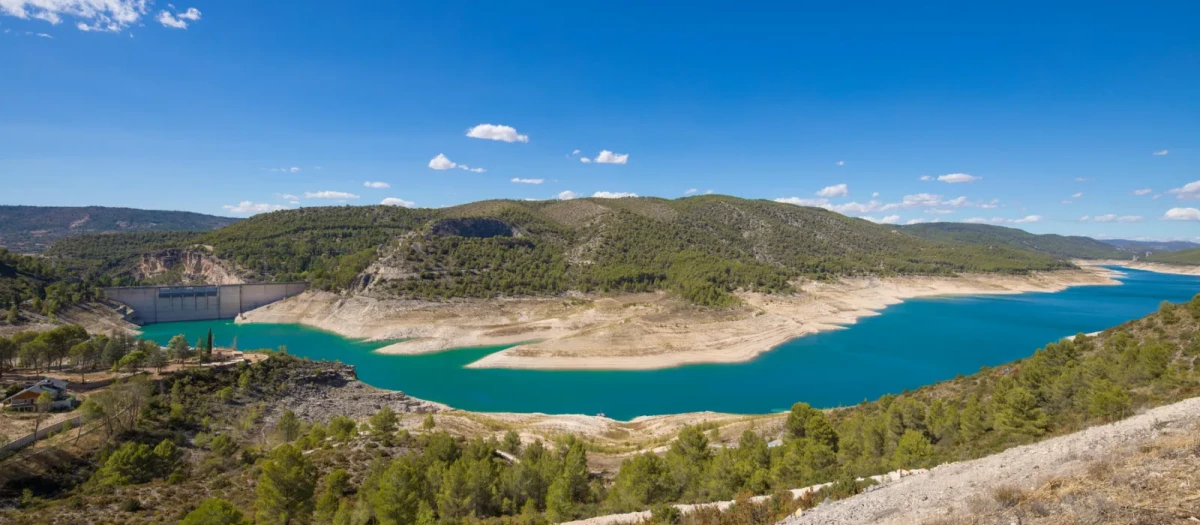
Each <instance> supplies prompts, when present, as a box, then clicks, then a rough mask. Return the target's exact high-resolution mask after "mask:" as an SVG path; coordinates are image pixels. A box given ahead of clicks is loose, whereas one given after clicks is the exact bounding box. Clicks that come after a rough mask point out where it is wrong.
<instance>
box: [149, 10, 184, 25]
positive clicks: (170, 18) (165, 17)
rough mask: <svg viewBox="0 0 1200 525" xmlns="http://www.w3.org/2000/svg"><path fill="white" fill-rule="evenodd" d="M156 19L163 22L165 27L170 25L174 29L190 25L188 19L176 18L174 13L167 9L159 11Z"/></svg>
mask: <svg viewBox="0 0 1200 525" xmlns="http://www.w3.org/2000/svg"><path fill="white" fill-rule="evenodd" d="M155 20H158V23H160V24H162V25H163V27H169V28H172V29H187V26H188V23H187V21H186V20H180V19H178V18H175V16H174V15H172V14H171V13H168V12H166V11H162V12H160V13H158V17H157V18H155Z"/></svg>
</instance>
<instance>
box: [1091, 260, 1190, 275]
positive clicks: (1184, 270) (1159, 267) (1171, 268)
mask: <svg viewBox="0 0 1200 525" xmlns="http://www.w3.org/2000/svg"><path fill="white" fill-rule="evenodd" d="M1073 262H1074V263H1075V264H1077V265H1079V266H1100V265H1103V266H1120V267H1123V268H1133V269H1134V270H1145V271H1147V272H1155V273H1169V274H1174V275H1196V276H1200V266H1189V265H1183V264H1165V263H1156V262H1146V261H1122V260H1107V261H1073Z"/></svg>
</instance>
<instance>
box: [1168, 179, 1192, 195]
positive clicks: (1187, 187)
mask: <svg viewBox="0 0 1200 525" xmlns="http://www.w3.org/2000/svg"><path fill="white" fill-rule="evenodd" d="M1167 193H1170V194H1172V195H1177V196H1178V197H1177V198H1179V199H1200V180H1198V181H1196V182H1189V183H1187V184H1184V185H1183V187H1182V188H1175V189H1171V190H1167Z"/></svg>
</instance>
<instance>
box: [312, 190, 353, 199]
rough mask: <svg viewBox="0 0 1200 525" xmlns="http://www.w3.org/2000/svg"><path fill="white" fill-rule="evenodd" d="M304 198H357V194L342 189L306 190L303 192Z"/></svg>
mask: <svg viewBox="0 0 1200 525" xmlns="http://www.w3.org/2000/svg"><path fill="white" fill-rule="evenodd" d="M304 198H306V199H357V198H358V195H355V194H353V193H346V192H344V191H328V190H326V191H306V192H304Z"/></svg>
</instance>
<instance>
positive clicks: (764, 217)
mask: <svg viewBox="0 0 1200 525" xmlns="http://www.w3.org/2000/svg"><path fill="white" fill-rule="evenodd" d="M169 248H170V249H180V250H193V251H203V253H204V254H206V255H211V256H213V257H215V258H216V259H218V260H220V261H222V262H223V263H226V264H228V265H229V266H230V267H231V268H232V269H233V271H234V272H236V273H237V274H238V275H239V276H240V277H241V278H242V279H244V280H246V281H291V280H307V281H311V282H312V283H313V284H314V286H315V287H316V288H320V289H325V290H334V291H347V290H352V291H355V292H358V293H360V294H366V295H369V296H371V297H377V298H405V299H425V300H446V299H452V298H491V297H500V296H518V297H520V296H553V295H561V294H563V293H566V292H569V291H581V292H585V293H587V292H630V293H632V292H645V291H655V290H668V291H671V292H674V293H677V294H678V295H680V296H683V297H685V298H687V299H688V300H689V301H690V302H693V303H696V304H702V305H710V306H725V305H729V304H732V303H733V302H735V301H734V299H733V296H732V295H731V293H732V292H733V291H734V290H738V289H741V290H747V291H761V292H771V293H777V292H787V291H790V290H791V288H790V285H789V281H791V280H792V279H794V278H797V277H806V278H810V279H818V280H819V279H828V278H835V277H843V276H856V275H876V276H886V275H953V274H957V273H963V272H967V273H1003V274H1028V273H1030V272H1035V271H1045V270H1056V269H1064V268H1070V267H1072V265H1071V264H1070V263H1067V262H1065V261H1063V260H1060V259H1061V258H1057V257H1051V256H1048V255H1045V254H1040V253H1032V252H1030V251H1028V250H1024V249H1021V248H1020V247H1009V246H983V245H978V244H963V243H959V242H946V241H942V240H929V239H924V238H920V237H918V236H915V235H902V234H899V233H897V230H896V228H895V227H892V226H883V225H878V224H874V223H871V222H869V221H865V220H862V219H855V218H850V217H846V216H843V215H840V214H837V213H834V212H831V211H827V210H823V209H819V208H807V207H800V206H793V205H790V204H783V203H777V202H772V201H764V200H746V199H739V198H734V197H726V196H715V195H714V196H698V197H689V198H683V199H676V200H665V199H658V198H625V199H576V200H568V201H535V202H526V201H482V202H475V203H470V204H465V205H461V206H455V207H450V208H443V209H437V210H433V209H408V208H399V207H390V206H362V207H349V206H344V207H329V208H303V209H298V210H286V211H279V212H274V213H268V214H263V215H258V216H255V217H252V218H250V219H247V220H244V221H239V222H237V223H235V224H232V225H229V226H227V227H224V228H221V229H219V230H215V231H212V232H208V233H192V234H181V235H180V236H179V237H178V238H174V239H170V238H164V237H163V236H161V235H158V236H155V235H148V234H142V235H124V236H95V235H92V236H80V237H74V238H70V239H66V240H64V241H62V242H60V243H58V244H56V245H55V246H54V247H53V248H52V249H51V250H48V251H47V253H46V255H48V256H51V257H53V258H55V259H57V260H60V261H63V262H65V263H67V264H68V265H71V266H72V267H74V268H82V269H92V270H94V271H116V272H130V271H131V269H132V267H133V266H135V265H136V264H135V261H134V259H135V258H137V257H139V256H140V255H142V254H144V253H147V252H153V251H156V250H164V249H169ZM98 261H102V262H98Z"/></svg>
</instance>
